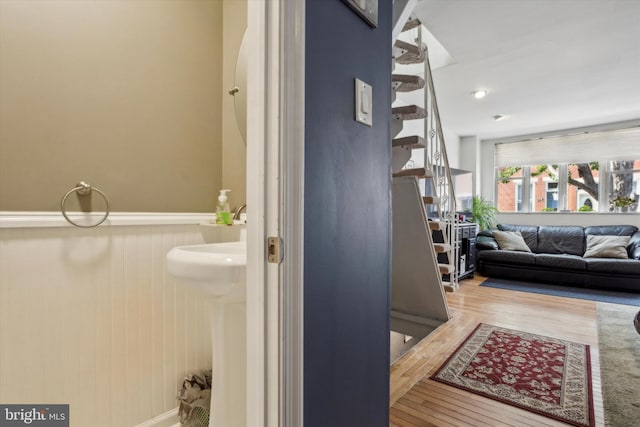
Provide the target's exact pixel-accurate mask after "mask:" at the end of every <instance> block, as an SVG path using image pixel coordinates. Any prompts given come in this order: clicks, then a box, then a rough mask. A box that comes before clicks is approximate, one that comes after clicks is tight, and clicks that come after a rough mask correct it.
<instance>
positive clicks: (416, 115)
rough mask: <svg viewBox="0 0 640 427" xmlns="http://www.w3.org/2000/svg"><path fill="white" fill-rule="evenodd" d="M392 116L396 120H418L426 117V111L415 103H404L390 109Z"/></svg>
mask: <svg viewBox="0 0 640 427" xmlns="http://www.w3.org/2000/svg"><path fill="white" fill-rule="evenodd" d="M391 114H392V117H393V118H394V119H396V120H418V119H424V118H426V117H427V111H426V110H425V109H424V108H422V107H418V106H417V105H404V106H402V107H393V108H392V109H391Z"/></svg>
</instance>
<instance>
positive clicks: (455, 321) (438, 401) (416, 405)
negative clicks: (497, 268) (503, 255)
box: [390, 276, 604, 427]
mask: <svg viewBox="0 0 640 427" xmlns="http://www.w3.org/2000/svg"><path fill="white" fill-rule="evenodd" d="M483 280H484V278H483V277H478V276H476V278H474V279H471V280H465V281H463V282H461V284H460V289H459V290H458V291H457V292H456V293H453V294H451V293H447V301H448V303H449V310H450V311H451V314H452V319H451V320H450V321H448V322H447V323H445V324H444V325H442V326H441V327H439V328H438V329H437V330H436V331H434V332H433V333H432V334H431V335H429V336H428V337H427V338H425V339H424V340H422V341H421V342H419V343H418V344H416V345H415V346H414V347H413V348H412V349H411V350H409V351H408V352H407V353H406V354H405V355H404V356H402V357H401V358H400V359H398V360H397V361H396V362H395V363H394V364H393V365H392V366H391V383H390V386H391V402H390V405H391V416H390V425H391V426H393V427H400V426H456V427H458V426H518V427H521V426H531V427H538V426H566V425H567V424H564V423H561V422H558V421H554V420H552V419H549V418H546V417H543V416H541V415H537V414H534V413H531V412H528V411H525V410H523V409H519V408H515V407H513V406H510V405H507V404H504V403H500V402H496V401H494V400H491V399H487V398H485V397H482V396H479V395H476V394H473V393H469V392H466V391H464V390H460V389H457V388H454V387H451V386H447V385H445V384H441V383H438V382H435V381H432V380H430V379H429V376H430V375H431V374H432V373H433V372H434V371H435V370H436V369H437V368H438V367H440V365H441V364H442V363H443V362H444V361H445V360H446V358H447V357H448V356H449V355H450V354H451V353H452V352H453V351H454V350H455V349H456V347H457V345H458V344H459V343H460V342H461V340H462V339H464V338H465V337H466V336H467V335H468V334H469V333H470V332H471V331H472V330H473V328H474V327H475V326H476V325H477V324H478V323H480V322H483V323H490V324H493V325H496V326H502V327H505V328H512V329H517V330H521V331H527V332H532V333H536V334H540V335H545V336H550V337H556V338H561V339H566V340H570V341H575V342H580V343H583V344H589V345H590V346H591V364H592V378H593V394H594V406H595V418H596V425H597V426H603V425H604V421H603V420H604V418H603V412H602V394H601V388H600V362H599V360H600V358H599V354H598V334H597V329H596V303H595V302H592V301H585V300H577V299H569V298H561V297H553V296H547V295H539V294H531V293H523V292H514V291H508V290H503V289H494V288H485V287H480V286H479V284H480V283H481V282H482V281H483Z"/></svg>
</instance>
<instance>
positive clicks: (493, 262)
mask: <svg viewBox="0 0 640 427" xmlns="http://www.w3.org/2000/svg"><path fill="white" fill-rule="evenodd" d="M498 229H499V230H502V231H519V232H520V233H521V234H522V237H523V238H524V241H525V243H526V244H527V246H528V247H529V248H530V249H531V253H529V252H515V251H505V250H500V248H499V246H498V243H497V242H496V240H495V239H493V236H492V231H490V230H485V231H482V232H480V233H479V234H478V238H477V241H476V248H477V257H476V271H477V272H478V273H480V274H482V275H484V276H488V277H502V278H509V279H517V280H523V281H530V282H532V281H533V282H547V283H553V284H561V285H567V286H577V287H587V288H597V289H609V290H622V291H633V292H640V231H638V227H636V226H633V225H611V226H594V227H580V226H530V225H512V224H499V225H498ZM588 235H607V236H608V235H612V236H630V237H631V238H630V240H629V244H628V246H627V254H628V257H629V259H615V258H583V255H584V253H585V249H586V241H587V236H588Z"/></svg>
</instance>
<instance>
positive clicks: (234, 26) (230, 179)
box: [222, 0, 247, 209]
mask: <svg viewBox="0 0 640 427" xmlns="http://www.w3.org/2000/svg"><path fill="white" fill-rule="evenodd" d="M223 17H224V19H223V24H222V25H223V31H222V33H223V38H224V42H223V56H222V57H223V66H222V86H223V87H222V89H223V92H222V158H223V159H224V161H223V163H222V187H223V188H228V189H231V193H230V194H229V204H230V205H231V209H235V208H237V207H238V206H241V205H242V204H244V203H246V200H247V191H246V187H247V173H246V169H247V166H246V164H247V160H246V156H247V150H246V145H245V143H244V141H243V139H242V136H241V135H240V131H239V130H238V124H237V123H236V115H235V106H234V102H233V99H234V98H233V96H231V95H229V90H230V89H231V88H233V87H234V86H236V84H235V71H236V59H237V57H238V51H239V50H240V44H241V43H242V36H243V35H244V32H245V29H246V28H247V2H246V1H242V0H226V1H225V2H224V12H223ZM245 89H246V88H245Z"/></svg>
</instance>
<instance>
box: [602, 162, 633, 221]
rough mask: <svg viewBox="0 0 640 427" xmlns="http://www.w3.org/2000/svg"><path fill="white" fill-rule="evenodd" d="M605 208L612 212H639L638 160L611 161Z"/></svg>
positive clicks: (608, 167)
mask: <svg viewBox="0 0 640 427" xmlns="http://www.w3.org/2000/svg"><path fill="white" fill-rule="evenodd" d="M607 169H608V171H609V179H608V181H609V182H608V188H607V199H608V200H607V202H608V203H607V208H608V210H609V211H613V212H640V209H639V207H638V205H639V204H640V203H639V200H638V199H639V198H640V193H639V192H640V184H639V183H640V160H623V161H611V162H608V164H607Z"/></svg>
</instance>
